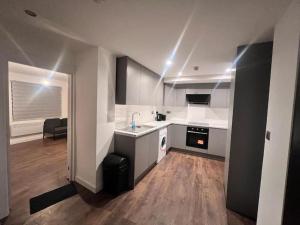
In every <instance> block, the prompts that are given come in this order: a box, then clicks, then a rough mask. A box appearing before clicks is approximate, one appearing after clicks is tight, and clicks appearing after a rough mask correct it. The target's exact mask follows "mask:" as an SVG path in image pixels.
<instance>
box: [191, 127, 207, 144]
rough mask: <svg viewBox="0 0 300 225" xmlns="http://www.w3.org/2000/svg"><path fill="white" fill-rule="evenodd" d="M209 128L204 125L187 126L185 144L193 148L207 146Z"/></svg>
mask: <svg viewBox="0 0 300 225" xmlns="http://www.w3.org/2000/svg"><path fill="white" fill-rule="evenodd" d="M208 136H209V129H208V128H205V127H188V128H187V133H186V145H187V146H190V147H195V148H202V149H207V148H208Z"/></svg>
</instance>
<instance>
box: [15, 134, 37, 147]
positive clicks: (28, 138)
mask: <svg viewBox="0 0 300 225" xmlns="http://www.w3.org/2000/svg"><path fill="white" fill-rule="evenodd" d="M42 138H43V135H42V134H34V135H29V136H23V137H15V138H11V139H10V144H11V145H15V144H19V143H23V142H28V141H34V140H38V139H42Z"/></svg>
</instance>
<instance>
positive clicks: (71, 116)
mask: <svg viewBox="0 0 300 225" xmlns="http://www.w3.org/2000/svg"><path fill="white" fill-rule="evenodd" d="M9 62H14V63H19V64H23V65H27V66H31V65H29V64H26V63H24V62H18V61H17V60H16V61H14V60H8V61H7V74H4V76H6V80H7V85H6V86H7V96H6V102H7V105H6V108H5V110H6V111H7V113H9V93H8V85H9ZM34 67H37V68H41V69H45V70H49V71H54V70H50V69H49V68H45V67H42V66H41V67H40V66H34ZM57 72H61V73H64V74H66V75H67V76H68V80H67V82H68V134H67V162H66V171H67V179H68V180H69V181H70V182H72V181H74V180H75V168H76V166H75V143H76V142H75V137H76V136H75V78H74V72H73V73H68V72H64V71H57ZM6 122H7V134H8V137H7V138H8V147H7V167H8V173H7V177H8V193H9V196H8V200H9V205H10V202H11V182H10V177H11V172H10V169H9V168H10V159H9V154H8V151H9V149H10V143H9V142H10V135H9V134H10V125H9V117H8V116H7V121H6Z"/></svg>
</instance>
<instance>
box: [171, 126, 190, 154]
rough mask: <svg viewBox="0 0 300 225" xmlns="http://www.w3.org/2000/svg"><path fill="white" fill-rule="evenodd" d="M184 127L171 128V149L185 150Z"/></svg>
mask: <svg viewBox="0 0 300 225" xmlns="http://www.w3.org/2000/svg"><path fill="white" fill-rule="evenodd" d="M186 128H187V127H186V126H183V125H173V126H172V137H171V139H172V147H174V148H180V149H185V148H186Z"/></svg>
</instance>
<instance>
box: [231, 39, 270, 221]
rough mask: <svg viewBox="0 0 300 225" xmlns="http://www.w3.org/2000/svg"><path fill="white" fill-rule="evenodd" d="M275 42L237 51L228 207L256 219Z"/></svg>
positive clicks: (244, 47) (240, 48)
mask: <svg viewBox="0 0 300 225" xmlns="http://www.w3.org/2000/svg"><path fill="white" fill-rule="evenodd" d="M272 46H273V43H272V42H268V43H259V44H253V45H250V46H241V47H239V48H238V51H237V55H238V56H237V57H239V56H240V58H239V59H238V61H237V65H236V67H237V70H236V78H235V92H234V93H235V94H234V105H233V118H232V133H231V146H230V158H229V172H228V185H227V202H226V204H227V208H229V209H231V210H233V211H235V212H238V213H240V214H242V215H244V216H247V217H249V218H252V219H256V217H257V209H258V199H259V190H260V180H261V170H262V161H263V153H264V143H265V130H266V121H267V109H268V97H269V84H270V74H271V60H272Z"/></svg>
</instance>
